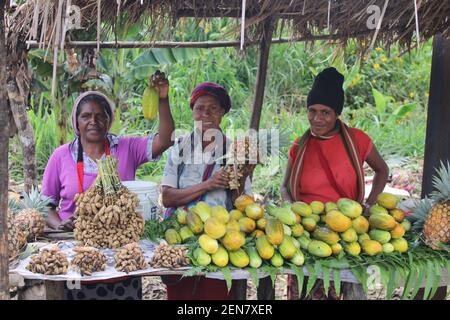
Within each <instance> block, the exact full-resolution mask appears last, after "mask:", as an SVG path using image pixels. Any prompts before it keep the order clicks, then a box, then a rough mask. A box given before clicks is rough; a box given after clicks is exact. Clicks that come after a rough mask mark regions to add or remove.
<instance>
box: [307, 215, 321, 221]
mask: <svg viewBox="0 0 450 320" xmlns="http://www.w3.org/2000/svg"><path fill="white" fill-rule="evenodd" d="M308 218H312V219H314V221H315V222H316V223H319V222H320V216H319V215H317V214H312V215H310V216H309V217H308Z"/></svg>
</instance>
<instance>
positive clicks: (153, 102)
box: [142, 86, 159, 120]
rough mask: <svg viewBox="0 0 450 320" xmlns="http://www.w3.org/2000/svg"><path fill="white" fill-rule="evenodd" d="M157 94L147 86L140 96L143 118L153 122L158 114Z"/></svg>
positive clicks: (152, 88)
mask: <svg viewBox="0 0 450 320" xmlns="http://www.w3.org/2000/svg"><path fill="white" fill-rule="evenodd" d="M158 104H159V94H158V91H156V89H155V88H154V87H151V86H148V87H147V88H145V90H144V94H143V95H142V111H143V113H144V118H145V119H147V120H153V119H155V118H156V115H157V114H158Z"/></svg>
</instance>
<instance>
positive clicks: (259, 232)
mask: <svg viewBox="0 0 450 320" xmlns="http://www.w3.org/2000/svg"><path fill="white" fill-rule="evenodd" d="M265 235H266V234H265V233H264V231H262V230H255V231H253V232H252V234H251V236H252V237H253V238H256V239H258V238H259V237H263V236H265Z"/></svg>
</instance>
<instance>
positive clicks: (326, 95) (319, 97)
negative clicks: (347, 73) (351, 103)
mask: <svg viewBox="0 0 450 320" xmlns="http://www.w3.org/2000/svg"><path fill="white" fill-rule="evenodd" d="M343 84H344V76H343V75H342V74H340V73H339V72H338V71H337V70H336V69H335V68H332V67H331V68H326V69H325V70H323V71H322V72H320V73H319V74H318V75H317V76H316V78H315V79H314V84H313V86H312V88H311V91H310V92H309V94H308V99H307V107H309V106H311V105H314V104H323V105H326V106H327V107H330V108H331V109H333V110H334V111H335V112H336V114H338V115H339V114H341V112H342V109H343V108H344V90H343V89H342V85H343Z"/></svg>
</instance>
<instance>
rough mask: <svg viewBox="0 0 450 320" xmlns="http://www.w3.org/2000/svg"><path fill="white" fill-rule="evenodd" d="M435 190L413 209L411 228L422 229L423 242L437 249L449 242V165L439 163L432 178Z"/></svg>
mask: <svg viewBox="0 0 450 320" xmlns="http://www.w3.org/2000/svg"><path fill="white" fill-rule="evenodd" d="M433 186H434V188H435V191H434V192H433V193H432V194H431V200H430V199H427V198H425V199H424V200H422V201H421V202H420V203H419V204H418V205H417V206H416V208H415V209H414V215H413V216H412V220H413V221H414V224H413V228H414V230H416V231H422V234H423V238H424V242H425V243H426V244H427V245H428V246H430V247H431V248H433V249H435V250H438V249H441V248H442V247H445V246H446V245H447V244H448V243H449V242H450V227H449V223H450V165H449V164H448V163H447V167H446V166H444V164H442V163H441V167H440V169H439V170H437V175H435V176H434V178H433Z"/></svg>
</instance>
